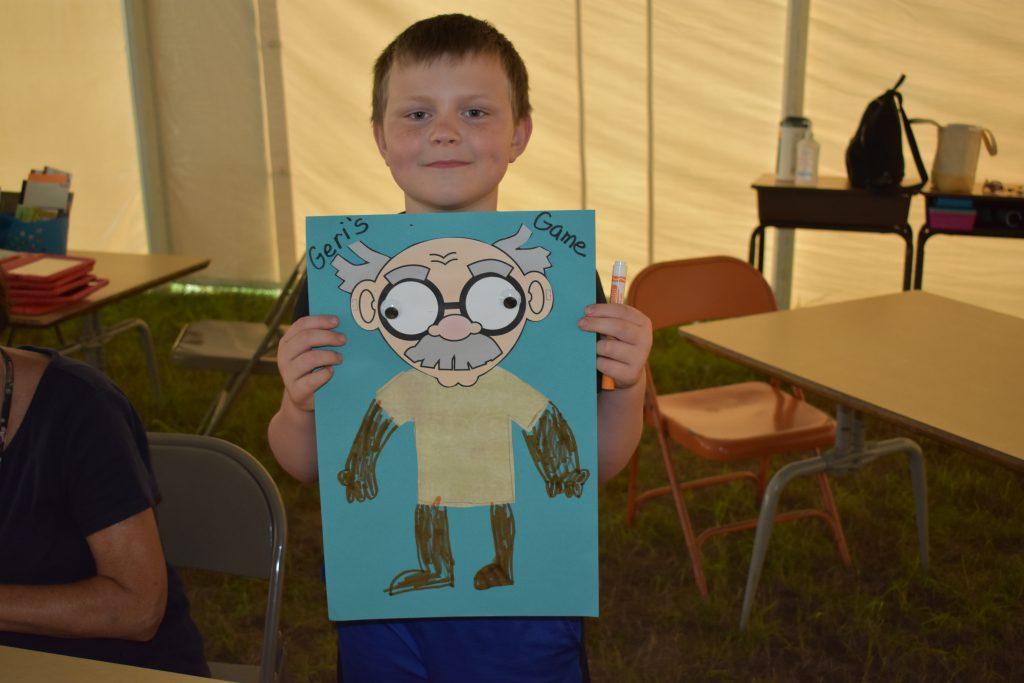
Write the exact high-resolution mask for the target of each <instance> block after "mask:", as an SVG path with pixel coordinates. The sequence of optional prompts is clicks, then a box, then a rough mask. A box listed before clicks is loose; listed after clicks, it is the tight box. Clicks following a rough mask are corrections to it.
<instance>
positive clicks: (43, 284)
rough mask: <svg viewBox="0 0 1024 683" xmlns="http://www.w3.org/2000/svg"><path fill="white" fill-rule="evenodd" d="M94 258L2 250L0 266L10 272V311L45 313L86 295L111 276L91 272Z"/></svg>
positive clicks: (8, 276) (8, 275)
mask: <svg viewBox="0 0 1024 683" xmlns="http://www.w3.org/2000/svg"><path fill="white" fill-rule="evenodd" d="M93 265H95V261H94V260H93V259H91V258H79V257H72V256H56V255H52V254H19V253H16V252H2V253H0V268H2V269H3V271H4V273H5V274H6V276H7V286H8V292H9V296H10V300H11V312H12V313H15V314H18V315H42V314H44V313H50V312H52V311H56V310H59V309H61V308H63V307H64V306H67V305H69V304H71V303H73V302H75V301H78V300H79V299H83V298H85V297H87V296H89V295H90V294H92V293H93V292H95V291H96V290H98V289H100V288H101V287H105V286H106V285H107V284H108V283H109V280H105V279H102V278H98V277H96V276H95V275H93V274H92V268H93Z"/></svg>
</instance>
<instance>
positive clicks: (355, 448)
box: [338, 400, 397, 503]
mask: <svg viewBox="0 0 1024 683" xmlns="http://www.w3.org/2000/svg"><path fill="white" fill-rule="evenodd" d="M395 429H397V425H396V424H395V423H394V421H392V419H391V418H390V417H388V415H387V413H385V412H384V410H383V409H382V408H381V407H380V404H379V403H377V401H376V400H373V401H370V406H369V407H368V408H367V409H366V413H365V414H364V415H363V421H362V423H361V424H360V425H359V432H358V433H357V434H356V438H355V440H354V441H353V442H352V448H351V449H349V452H348V458H346V459H345V468H344V469H343V470H341V471H340V472H338V481H339V482H340V483H341V485H342V486H344V487H345V498H346V500H348V502H350V503H351V502H353V501H355V502H357V503H361V502H363V501H364V500H372V499H374V498H376V497H377V458H378V457H380V454H381V451H383V450H384V446H385V445H386V444H387V442H388V439H389V438H391V434H392V433H393V432H394V431H395Z"/></svg>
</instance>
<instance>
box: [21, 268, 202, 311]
mask: <svg viewBox="0 0 1024 683" xmlns="http://www.w3.org/2000/svg"><path fill="white" fill-rule="evenodd" d="M68 255H69V256H78V257H84V258H91V259H95V260H96V264H95V265H94V266H93V269H92V272H93V274H94V275H96V276H97V277H101V278H106V279H108V280H110V284H108V285H107V286H105V287H103V288H101V289H98V290H96V292H94V293H93V294H91V295H90V296H88V297H86V298H84V299H82V300H81V301H76V302H74V303H72V304H70V305H68V306H65V307H64V308H61V309H60V310H57V311H52V312H50V313H45V314H43V315H22V314H14V315H12V316H11V325H12V326H14V327H51V326H53V325H57V324H60V323H62V322H64V321H65V320H70V319H71V318H75V317H78V316H80V315H84V314H86V313H92V312H95V311H97V310H99V309H100V308H102V307H103V306H107V305H109V304H111V303H114V302H115V301H120V300H121V299H124V298H127V297H129V296H132V295H135V294H138V293H139V292H144V291H146V290H148V289H153V288H154V287H159V286H160V285H162V284H165V283H167V282H170V281H172V280H176V279H178V278H180V277H183V276H185V275H188V274H189V273H194V272H195V271H197V270H202V269H203V268H205V267H206V266H208V265H209V264H210V259H208V258H197V257H195V256H180V255H177V254H116V253H112V252H102V251H74V252H69V254H68Z"/></svg>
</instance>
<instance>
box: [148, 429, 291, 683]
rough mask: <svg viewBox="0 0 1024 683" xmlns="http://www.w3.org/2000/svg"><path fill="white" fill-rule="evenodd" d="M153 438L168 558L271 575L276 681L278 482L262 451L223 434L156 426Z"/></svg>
mask: <svg viewBox="0 0 1024 683" xmlns="http://www.w3.org/2000/svg"><path fill="white" fill-rule="evenodd" d="M148 438H149V449H150V458H151V460H152V463H153V472H154V475H155V476H156V481H157V486H158V488H159V489H160V496H161V499H160V501H159V503H158V504H157V508H156V515H157V524H158V526H159V528H160V538H161V540H162V541H163V546H164V554H165V555H166V556H167V561H168V562H170V563H171V564H172V565H174V566H178V567H190V568H193V569H206V570H210V571H217V572H224V573H228V574H235V575H240V576H251V577H256V578H262V579H267V580H268V581H269V582H270V587H269V590H268V594H267V610H266V617H265V619H264V631H263V654H262V658H261V676H260V680H266V681H269V680H272V679H271V676H272V675H273V672H274V669H275V659H276V656H277V649H278V648H277V643H278V626H279V621H280V613H281V597H282V587H283V584H284V553H285V546H286V543H287V536H288V525H287V521H286V518H285V510H284V503H282V501H281V495H280V493H279V492H278V489H277V485H276V484H275V483H274V480H273V479H272V478H271V477H270V474H268V473H267V471H266V469H264V468H263V466H262V465H261V464H260V463H259V461H258V460H256V458H254V457H253V456H252V455H250V454H249V453H247V452H246V451H245V450H243V449H241V448H239V447H238V446H235V445H234V444H231V443H228V442H227V441H224V440H222V439H217V438H214V437H211V436H200V435H196V434H162V433H154V432H150V433H149V434H148Z"/></svg>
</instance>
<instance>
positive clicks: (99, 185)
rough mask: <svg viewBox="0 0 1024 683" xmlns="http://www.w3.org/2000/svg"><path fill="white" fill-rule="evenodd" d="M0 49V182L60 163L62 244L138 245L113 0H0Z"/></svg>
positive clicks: (131, 128)
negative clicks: (67, 174) (67, 207)
mask: <svg viewBox="0 0 1024 683" xmlns="http://www.w3.org/2000/svg"><path fill="white" fill-rule="evenodd" d="M0 51H2V52H0V54H2V59H0V84H2V88H3V93H4V94H3V98H4V103H3V106H2V107H0V188H2V189H3V190H5V191H17V190H19V189H20V188H21V181H22V180H23V179H24V178H25V177H26V176H27V175H28V172H29V170H30V169H32V168H41V167H42V166H44V165H50V166H55V167H57V168H61V169H66V170H69V171H71V172H72V174H73V177H72V183H71V189H72V191H73V192H74V193H75V201H74V207H73V209H72V212H71V220H70V233H69V239H68V241H69V246H70V247H71V248H73V249H89V248H95V249H99V248H104V249H109V250H111V251H126V252H133V253H141V252H145V251H147V248H148V243H147V239H146V230H145V223H144V221H143V204H142V190H141V184H140V180H139V172H138V157H137V155H136V145H135V124H134V121H133V115H132V98H131V86H130V83H129V80H128V64H127V55H126V53H125V42H124V24H123V21H122V14H121V4H120V2H118V1H116V0H114V1H106V2H83V1H78V2H66V1H64V0H34V1H33V2H26V1H25V0H0Z"/></svg>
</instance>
